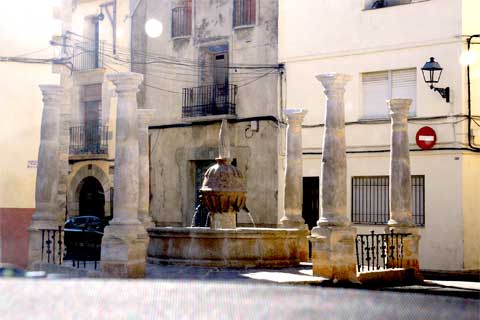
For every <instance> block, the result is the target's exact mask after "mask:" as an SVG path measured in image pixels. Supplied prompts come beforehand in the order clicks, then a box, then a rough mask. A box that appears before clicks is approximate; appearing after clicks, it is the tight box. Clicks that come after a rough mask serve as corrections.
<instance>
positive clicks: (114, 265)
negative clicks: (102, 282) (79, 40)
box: [100, 224, 148, 278]
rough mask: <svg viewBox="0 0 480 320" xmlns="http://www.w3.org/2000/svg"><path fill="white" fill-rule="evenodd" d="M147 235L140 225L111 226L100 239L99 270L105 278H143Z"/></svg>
mask: <svg viewBox="0 0 480 320" xmlns="http://www.w3.org/2000/svg"><path fill="white" fill-rule="evenodd" d="M147 246H148V234H147V233H146V231H145V228H144V226H143V225H142V224H128V225H122V224H113V225H109V226H107V227H106V228H105V233H104V235H103V239H102V251H101V262H100V263H101V270H102V273H103V275H104V276H106V277H115V278H144V277H145V268H146V258H147Z"/></svg>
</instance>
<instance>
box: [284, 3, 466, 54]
mask: <svg viewBox="0 0 480 320" xmlns="http://www.w3.org/2000/svg"><path fill="white" fill-rule="evenodd" d="M470 1H471V2H475V0H470ZM462 2H463V1H461V0H458V1H456V0H455V1H452V0H427V1H423V2H418V3H412V4H408V5H400V6H393V7H387V8H382V9H377V10H364V9H363V8H364V0H342V1H310V0H298V1H281V2H280V60H291V59H292V58H302V57H303V58H308V57H311V56H316V55H322V54H331V53H337V54H346V55H348V54H349V52H351V51H356V50H365V49H378V48H388V47H390V46H393V47H395V46H398V45H400V44H412V43H416V44H425V43H430V42H432V41H439V40H446V39H451V38H454V37H458V36H459V35H461V32H462V23H461V18H462V7H461V4H462ZM308 13H314V14H308ZM472 15H475V13H474V12H472ZM294 38H295V39H296V40H295V45H288V44H289V43H292V42H291V39H294ZM312 39H315V41H312Z"/></svg>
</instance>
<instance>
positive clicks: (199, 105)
mask: <svg viewBox="0 0 480 320" xmlns="http://www.w3.org/2000/svg"><path fill="white" fill-rule="evenodd" d="M236 95H237V86H236V85H228V84H216V85H209V86H201V87H195V88H183V92H182V117H184V118H187V117H202V116H209V115H222V114H226V115H235V106H236V103H235V99H236Z"/></svg>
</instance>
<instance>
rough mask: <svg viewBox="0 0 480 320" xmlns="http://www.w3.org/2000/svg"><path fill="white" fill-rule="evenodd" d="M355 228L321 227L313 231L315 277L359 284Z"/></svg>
mask: <svg viewBox="0 0 480 320" xmlns="http://www.w3.org/2000/svg"><path fill="white" fill-rule="evenodd" d="M356 233H357V231H356V229H355V228H354V227H333V226H321V227H315V228H313V229H312V235H311V237H309V240H310V242H311V243H312V266H313V275H314V276H319V277H323V278H327V279H331V280H334V281H348V282H353V283H358V282H359V281H358V279H357V271H356V267H357V265H356V259H355V236H356Z"/></svg>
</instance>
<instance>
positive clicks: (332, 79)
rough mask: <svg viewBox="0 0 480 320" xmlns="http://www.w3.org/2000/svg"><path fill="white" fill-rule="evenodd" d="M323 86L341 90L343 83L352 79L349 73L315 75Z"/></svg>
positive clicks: (343, 87) (326, 88)
mask: <svg viewBox="0 0 480 320" xmlns="http://www.w3.org/2000/svg"><path fill="white" fill-rule="evenodd" d="M315 78H317V80H318V81H320V82H321V83H322V85H323V87H324V88H325V90H327V91H330V90H341V89H343V90H344V89H345V85H346V84H347V82H348V81H350V80H351V79H352V76H351V75H348V74H343V73H322V74H319V75H317V76H315Z"/></svg>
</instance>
